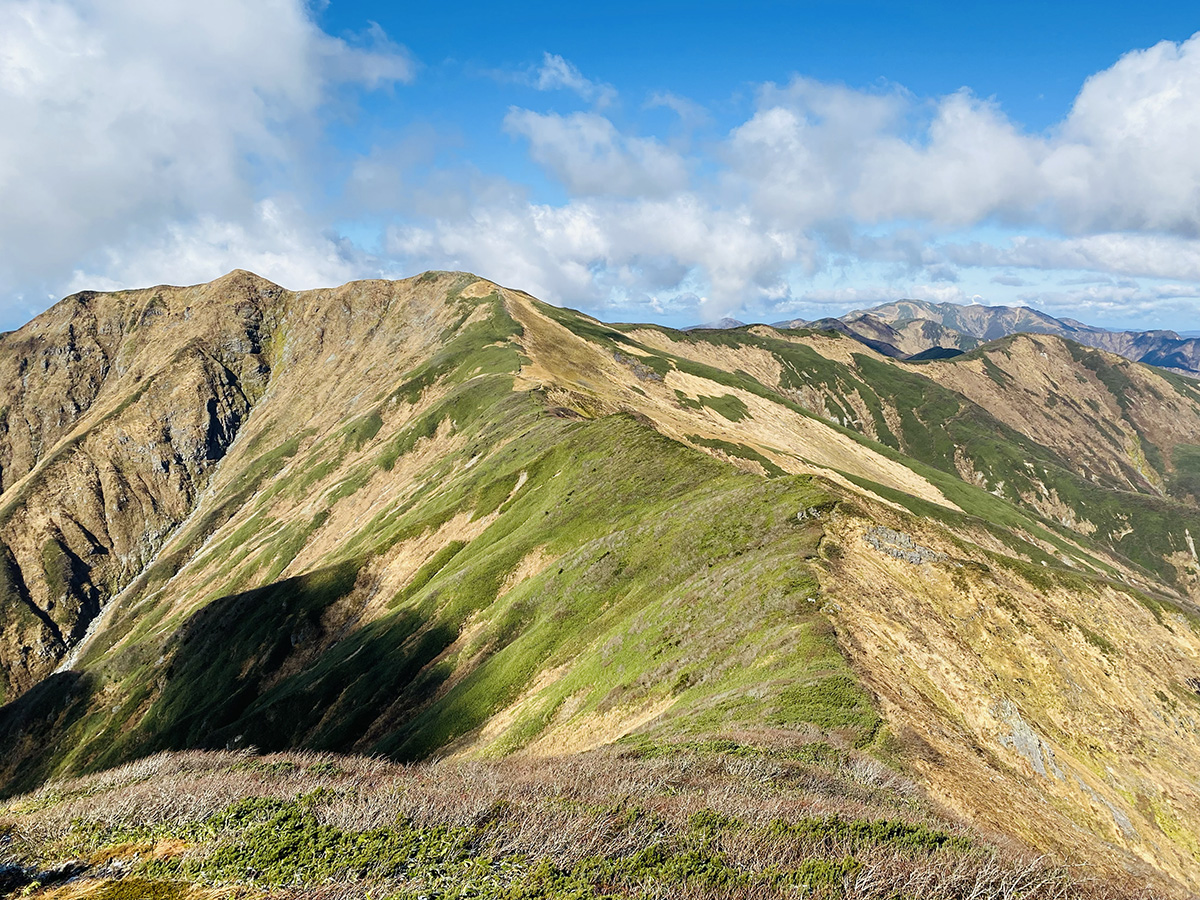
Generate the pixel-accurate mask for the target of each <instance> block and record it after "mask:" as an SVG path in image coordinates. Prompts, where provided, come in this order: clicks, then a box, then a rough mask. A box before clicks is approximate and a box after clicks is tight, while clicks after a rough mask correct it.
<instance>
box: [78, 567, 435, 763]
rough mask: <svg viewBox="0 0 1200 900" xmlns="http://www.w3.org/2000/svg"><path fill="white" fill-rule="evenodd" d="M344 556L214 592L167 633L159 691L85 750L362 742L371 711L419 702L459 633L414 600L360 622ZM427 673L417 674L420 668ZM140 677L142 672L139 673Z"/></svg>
mask: <svg viewBox="0 0 1200 900" xmlns="http://www.w3.org/2000/svg"><path fill="white" fill-rule="evenodd" d="M359 566H360V563H359V562H357V561H348V562H345V563H341V564H339V565H336V566H331V567H328V568H325V569H320V570H317V571H314V572H311V573H309V574H306V575H302V576H298V577H295V578H289V579H286V580H284V581H280V582H278V583H276V584H273V585H269V586H267V587H264V588H259V589H255V590H252V591H247V592H244V593H238V594H232V595H229V596H227V597H222V598H219V599H217V600H215V601H213V602H211V603H209V604H207V605H206V606H204V607H203V608H202V609H200V610H199V611H197V612H196V613H194V614H193V615H192V616H191V617H190V618H189V619H188V620H187V621H186V622H185V623H184V624H183V625H182V626H181V627H180V629H179V630H178V632H177V633H176V636H175V637H173V638H172V639H171V642H170V644H169V645H168V647H167V650H166V653H165V654H164V660H163V662H162V669H161V671H160V672H159V673H158V676H157V683H158V685H159V686H160V689H159V691H158V692H157V696H156V697H155V698H154V700H153V702H152V703H151V704H150V706H149V709H148V710H147V712H146V713H145V715H144V716H142V717H141V719H140V721H139V722H138V723H137V725H136V726H135V727H134V728H132V729H131V730H130V731H129V732H128V733H127V734H125V735H124V736H121V737H119V738H117V739H116V740H114V741H112V743H111V744H110V745H109V746H107V747H103V746H102V747H99V748H98V750H99V752H98V753H94V754H89V759H88V762H87V763H86V767H87V768H90V769H94V768H98V767H107V766H109V765H113V764H115V763H118V762H121V761H123V760H126V759H129V758H132V757H136V756H141V755H144V754H146V753H151V752H154V751H158V750H182V749H189V748H204V749H225V748H228V749H236V748H243V747H245V748H249V747H254V748H257V749H259V750H262V751H272V750H284V749H293V748H311V749H323V750H337V751H349V750H354V749H360V750H361V749H365V748H366V746H367V745H368V744H369V741H368V740H367V738H366V735H367V734H368V733H369V732H370V731H371V730H372V727H373V726H374V725H375V724H376V720H377V719H378V718H379V717H380V716H381V715H383V714H384V713H385V712H386V711H388V710H389V709H390V710H392V717H393V718H394V717H395V716H396V715H397V712H396V707H397V706H399V707H400V708H401V713H400V716H401V718H403V714H402V710H403V709H404V708H406V707H407V708H409V709H415V708H417V707H419V706H421V705H423V702H424V701H425V700H427V699H428V698H429V697H430V696H431V695H432V693H433V692H434V691H435V690H436V689H437V687H438V685H439V684H440V683H441V680H442V678H444V676H441V677H438V676H437V675H436V674H431V673H425V674H423V673H422V670H423V669H425V667H426V666H427V665H428V664H429V663H430V662H432V661H433V660H434V659H436V658H437V656H438V655H439V654H441V652H442V651H443V650H445V648H446V647H448V646H449V645H450V644H451V643H453V641H454V640H455V638H456V637H457V631H456V630H454V629H452V628H449V627H447V626H445V625H433V624H431V623H429V622H427V621H425V620H424V619H423V618H422V617H421V616H420V615H419V614H417V613H416V612H414V611H412V610H405V611H401V612H397V613H393V614H390V615H388V616H385V617H384V618H382V619H378V620H376V621H373V622H369V623H368V624H366V625H361V626H360V625H359V622H358V615H357V613H358V612H359V611H360V610H359V602H357V601H358V600H359V599H360V598H358V597H357V592H355V595H354V596H352V592H353V589H354V585H355V580H356V578H357V575H358V570H359ZM419 676H420V677H419ZM139 680H141V679H139Z"/></svg>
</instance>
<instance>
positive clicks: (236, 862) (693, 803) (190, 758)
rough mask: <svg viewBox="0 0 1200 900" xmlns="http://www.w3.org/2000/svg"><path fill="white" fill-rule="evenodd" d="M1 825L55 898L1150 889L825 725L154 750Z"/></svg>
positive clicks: (1066, 893) (9, 849) (1046, 894)
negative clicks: (471, 749)
mask: <svg viewBox="0 0 1200 900" xmlns="http://www.w3.org/2000/svg"><path fill="white" fill-rule="evenodd" d="M0 835H4V837H3V839H2V840H3V841H4V846H3V849H2V850H0V852H2V853H3V854H4V855H6V856H7V857H9V858H11V859H12V860H14V861H16V862H19V863H20V864H22V865H24V866H26V867H27V869H28V870H34V869H37V870H45V869H47V868H49V867H51V866H53V865H55V864H60V863H62V862H63V861H64V860H68V859H79V860H82V861H83V862H84V863H85V864H87V865H88V866H89V867H90V868H89V870H88V871H87V872H86V873H84V874H85V876H86V878H85V879H83V880H76V881H74V882H72V884H71V885H68V886H59V887H57V888H55V889H53V892H52V891H51V889H45V890H43V891H42V892H41V893H40V894H37V893H34V895H35V896H39V895H40V896H45V897H58V898H62V900H67V898H68V897H84V896H87V897H106V898H111V900H120V898H122V897H125V896H129V897H134V896H140V897H157V898H174V897H183V896H185V895H187V896H201V894H196V893H195V891H196V890H202V891H203V892H205V893H204V894H203V895H207V896H215V894H213V893H212V891H218V892H219V893H220V895H221V896H231V894H230V892H231V891H232V892H233V894H236V895H239V896H242V895H244V896H259V895H262V894H264V893H268V894H270V895H271V896H277V897H295V898H301V897H303V898H328V900H335V898H350V897H365V896H371V897H375V898H379V897H429V898H434V897H438V898H460V897H462V898H465V897H494V898H505V900H522V898H546V900H550V898H562V900H566V898H572V900H582V898H589V897H639V898H659V897H662V898H666V897H673V898H674V897H677V898H697V900H698V898H746V900H751V898H795V897H800V896H806V897H828V898H847V900H857V898H862V900H884V898H904V897H912V898H917V897H920V898H935V900H938V898H945V900H968V898H969V900H985V898H997V900H1000V898H1003V900H1009V898H1017V897H1020V898H1026V900H1043V898H1044V900H1054V898H1068V897H1077V898H1087V900H1108V898H1111V900H1126V898H1132V897H1135V896H1143V897H1150V896H1151V894H1150V893H1148V892H1146V891H1138V890H1136V889H1134V888H1132V887H1131V886H1129V885H1123V884H1116V883H1113V882H1111V881H1105V880H1100V879H1098V878H1096V877H1094V876H1093V875H1092V874H1091V873H1089V872H1088V871H1087V870H1086V869H1082V868H1069V867H1064V866H1060V865H1053V864H1051V863H1050V862H1049V861H1047V860H1045V859H1041V858H1036V857H1032V856H1028V855H1025V854H1022V853H1021V852H1020V850H1019V848H1015V847H1013V846H1011V845H1002V844H1000V843H999V842H998V841H997V840H995V839H992V840H982V839H981V838H980V837H979V836H978V835H973V834H971V833H970V832H969V831H968V830H966V829H965V828H964V827H962V826H961V825H959V824H956V823H953V822H951V821H950V820H948V819H947V818H946V817H945V816H942V815H939V814H938V812H937V811H936V810H935V809H933V808H932V807H931V805H930V804H929V803H928V802H927V801H926V800H925V799H924V798H922V796H921V795H920V792H919V791H918V790H917V789H916V788H915V787H914V786H913V785H912V784H911V783H909V782H908V781H906V780H905V779H903V778H902V777H901V776H898V775H897V774H895V773H894V772H892V771H891V770H889V769H888V768H886V767H885V766H883V765H882V764H881V763H879V762H877V761H876V760H874V759H871V758H870V757H867V756H866V755H863V754H859V753H857V752H855V751H852V750H842V749H836V748H834V747H831V746H830V745H828V744H824V743H814V744H809V745H805V746H802V747H799V748H792V749H790V750H780V749H777V750H765V751H763V750H759V751H753V750H750V749H748V748H747V747H745V746H744V745H741V744H736V743H732V742H710V743H701V744H695V745H691V746H687V747H684V746H678V747H673V748H662V747H658V748H650V747H642V748H641V749H640V751H639V752H632V751H629V750H626V751H624V752H622V751H621V750H609V751H604V752H596V753H590V754H585V755H579V756H572V757H564V758H555V759H536V760H535V759H506V760H501V761H496V762H474V763H447V762H442V763H433V764H427V765H417V766H404V765H399V764H395V763H392V762H387V761H383V760H379V759H370V758H363V757H342V756H332V755H325V754H310V753H287V754H272V755H268V756H254V755H250V754H236V753H215V752H214V753H203V752H185V753H174V754H159V755H157V756H153V757H149V758H146V759H143V760H140V761H137V762H134V763H130V764H128V765H125V766H122V767H120V768H117V769H113V770H111V771H108V772H103V773H99V774H96V775H92V776H88V777H84V778H79V779H75V780H71V781H65V782H58V783H53V784H49V785H47V786H45V787H43V788H42V789H40V790H38V791H36V792H34V793H32V794H29V795H26V796H23V797H20V798H17V799H16V800H14V801H12V802H11V803H10V805H9V806H8V808H7V809H5V810H2V811H0ZM130 890H132V891H133V893H129V892H128V891H130ZM188 890H191V891H192V893H191V894H187V891H188ZM64 891H67V893H63V892H64ZM81 891H82V893H80V892H81Z"/></svg>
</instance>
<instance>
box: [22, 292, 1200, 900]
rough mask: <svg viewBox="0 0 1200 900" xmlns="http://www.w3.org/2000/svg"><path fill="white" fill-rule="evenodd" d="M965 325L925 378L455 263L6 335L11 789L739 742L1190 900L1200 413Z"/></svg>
mask: <svg viewBox="0 0 1200 900" xmlns="http://www.w3.org/2000/svg"><path fill="white" fill-rule="evenodd" d="M899 309H900V307H899V305H897V309H896V310H895V311H894V312H895V314H896V315H897V316H898V315H899ZM907 309H909V310H910V311H916V310H917V307H915V306H910V307H907ZM920 309H921V311H922V312H923V314H928V313H929V309H928V308H927V307H924V306H922V307H921V308H920ZM973 310H974V308H964V309H963V311H962V312H961V314H960V315H961V316H962V317H967V318H963V319H956V320H950V319H949V314H948V313H947V315H946V316H945V317H944V319H943V320H934V319H930V318H925V319H924V320H923V321H925V322H931V323H932V324H933V326H936V327H938V328H950V329H952V330H954V331H956V332H957V333H958V334H968V332H966V331H962V330H959V329H960V328H965V327H966V325H965V324H964V322H967V320H968V318H970V317H978V322H977V324H975V325H972V327H973V328H975V329H976V330H977V331H981V333H980V334H979V335H978V336H975V335H974V332H971V333H970V334H971V335H972V336H973V337H974V339H975V340H977V341H978V342H979V343H978V345H977V346H974V347H973V348H966V347H963V348H962V349H963V350H964V351H965V352H963V353H962V354H960V355H957V356H955V357H953V358H951V359H943V360H932V361H927V362H907V361H903V360H901V359H898V358H896V357H895V356H894V355H891V354H884V353H880V352H877V351H876V350H874V349H872V348H871V346H869V345H867V344H864V343H861V342H859V341H856V340H853V339H851V338H850V337H847V336H844V335H841V334H838V333H830V332H828V331H816V330H803V329H800V330H796V329H791V330H781V329H775V328H770V327H766V326H751V327H742V328H739V329H737V330H734V331H728V330H725V331H721V330H717V331H706V330H697V331H689V332H680V331H674V330H672V329H667V328H661V327H658V326H653V325H631V326H612V325H607V324H604V323H601V322H598V321H596V320H594V319H591V318H589V317H588V316H585V315H582V314H580V313H577V312H573V311H571V310H566V309H559V308H555V307H552V306H549V305H547V304H544V303H541V302H539V301H537V300H536V299H534V298H533V297H531V296H529V295H528V294H525V293H523V292H521V291H517V290H511V289H507V288H503V287H501V286H498V285H496V284H494V283H492V282H490V281H487V280H485V279H481V278H479V277H477V276H474V275H470V274H466V273H451V272H429V273H426V274H424V275H421V276H418V277H416V278H410V279H406V280H403V281H395V282H392V281H361V282H352V283H350V284H347V285H344V286H342V287H339V288H333V289H327V290H317V291H305V292H291V291H286V290H283V289H282V288H280V287H279V286H277V285H274V284H271V283H270V282H268V281H265V280H263V279H260V278H257V277H256V276H253V275H252V274H250V273H246V272H233V273H231V274H230V275H228V276H225V277H224V278H222V279H219V280H218V281H215V282H212V283H211V284H207V285H198V286H192V287H165V286H164V287H156V288H151V289H147V290H139V291H123V292H118V293H106V294H100V293H90V292H89V293H83V294H77V295H74V296H72V297H69V298H67V299H66V300H63V301H62V302H60V303H59V304H58V305H56V306H55V307H54V308H52V309H51V310H50V311H48V312H47V313H45V314H44V315H42V316H40V317H39V318H37V319H36V320H34V321H33V322H31V323H30V324H28V325H27V326H25V327H24V328H22V329H20V330H19V331H17V332H14V333H11V334H7V335H4V336H2V337H0V367H3V375H4V377H3V378H2V379H0V410H2V413H0V488H2V493H0V687H2V690H3V692H4V699H5V700H6V701H7V705H6V706H4V707H3V708H0V748H2V750H0V778H2V779H3V784H4V788H5V790H6V791H7V792H8V793H10V794H11V793H14V792H18V791H22V790H28V789H31V788H33V787H36V786H37V785H38V784H40V783H42V782H43V781H44V780H45V779H47V778H49V777H52V776H59V777H61V776H65V775H69V774H72V773H80V772H91V771H95V770H99V769H103V768H105V767H109V766H113V765H117V764H121V763H124V762H127V761H130V760H134V759H139V758H142V757H145V756H147V755H149V754H153V753H156V752H158V751H181V750H189V749H214V750H244V749H246V748H249V747H254V748H257V749H258V750H259V751H285V750H297V749H305V750H321V751H338V752H355V753H371V754H382V755H385V756H388V757H391V758H393V759H397V760H420V759H428V758H430V757H433V756H438V757H452V758H455V759H469V758H483V757H495V756H506V757H512V756H516V757H520V758H527V759H532V758H541V757H548V756H554V757H563V756H568V757H569V756H571V755H572V754H579V753H585V752H587V751H593V750H596V749H597V748H602V747H610V746H614V745H615V746H616V747H618V748H626V750H627V751H628V752H629V753H634V754H644V755H645V757H646V758H657V757H656V754H669V753H672V752H677V751H678V750H679V748H681V747H707V746H714V745H713V744H712V742H714V741H716V742H725V743H720V744H719V745H720V746H737V747H746V746H751V747H759V748H761V747H773V748H776V750H773V751H772V752H778V753H779V754H791V756H787V757H786V758H787V759H801V758H805V759H807V758H809V757H811V758H812V759H818V758H820V759H825V758H827V757H826V756H822V755H821V754H834V755H833V756H830V757H828V758H830V759H838V760H844V761H847V762H846V765H847V766H848V765H850V763H849V762H848V761H850V760H859V762H858V763H855V765H859V764H862V765H866V763H865V762H862V760H864V759H866V758H867V757H868V756H872V757H873V758H874V759H875V760H876V761H875V762H873V763H872V764H871V765H873V766H875V767H876V768H872V769H870V771H872V772H876V771H877V770H878V768H879V767H880V763H879V762H878V761H879V760H883V761H886V763H887V765H890V766H893V767H895V768H897V769H900V770H902V771H904V772H906V773H907V774H908V775H909V776H910V777H911V778H912V779H914V780H915V783H916V784H917V785H919V786H920V787H919V788H913V790H914V791H917V790H920V791H924V792H925V793H926V794H927V796H928V798H929V802H931V803H934V804H937V805H938V808H941V809H945V810H948V811H950V812H951V813H953V814H954V815H956V816H959V817H961V818H962V820H963V821H965V822H967V823H969V824H970V825H971V827H972V828H974V829H976V831H977V833H978V834H991V835H995V834H999V835H1007V836H1008V837H1009V838H1011V839H1013V840H1016V841H1020V842H1022V843H1023V844H1024V845H1026V846H1029V847H1032V848H1035V849H1036V850H1039V851H1045V852H1050V853H1056V854H1060V855H1063V856H1070V857H1072V858H1074V859H1085V860H1087V861H1088V862H1089V863H1091V864H1092V865H1094V866H1097V867H1099V868H1100V869H1102V870H1103V871H1107V872H1109V873H1119V872H1126V871H1128V872H1135V873H1137V874H1138V877H1140V878H1144V879H1146V880H1148V881H1150V882H1153V883H1154V884H1156V885H1159V886H1162V887H1163V888H1164V889H1165V890H1168V891H1193V892H1194V891H1195V890H1197V889H1200V862H1198V858H1197V856H1196V846H1195V841H1194V838H1193V835H1195V834H1196V833H1198V832H1200V798H1198V797H1197V795H1196V792H1195V790H1194V787H1195V785H1194V772H1195V768H1196V765H1197V764H1198V763H1200V728H1198V727H1197V725H1196V722H1197V721H1198V720H1200V667H1198V665H1200V664H1198V663H1197V660H1198V659H1200V611H1198V610H1197V606H1196V604H1197V602H1200V559H1198V558H1197V553H1196V545H1195V544H1196V539H1197V538H1198V537H1200V384H1197V383H1196V382H1194V381H1191V380H1189V379H1186V378H1182V377H1179V376H1178V375H1175V374H1173V373H1171V372H1169V371H1164V370H1162V369H1155V368H1151V367H1149V366H1145V365H1139V364H1136V363H1133V362H1130V361H1128V360H1126V359H1123V358H1121V357H1119V356H1115V355H1112V354H1109V353H1106V352H1103V351H1100V350H1095V349H1090V348H1087V347H1085V346H1082V345H1081V344H1080V343H1078V342H1077V341H1076V340H1073V339H1066V338H1064V337H1062V336H1060V335H1058V334H1054V333H1038V334H1025V333H1023V334H1016V335H1007V336H1004V337H1003V338H1001V339H999V340H989V339H988V338H987V335H990V334H991V333H992V332H991V330H990V329H992V327H993V325H991V324H985V322H984V320H985V319H987V317H988V316H991V315H992V314H991V313H989V312H987V311H986V309H980V310H974V311H973ZM872 315H873V316H875V318H876V319H877V320H878V321H879V322H884V323H886V318H885V317H884V316H883V315H882V314H880V313H879V311H876V312H873V313H872ZM1031 315H1032V314H1031ZM988 321H991V320H990V319H988ZM1005 321H1007V320H1005ZM970 322H976V319H975V318H970ZM1009 324H1011V325H1013V326H1014V327H1015V325H1016V324H1017V323H1016V322H1010V323H1009ZM889 327H895V326H894V325H891V326H889ZM921 327H922V328H924V327H925V326H924V325H922V326H921ZM1004 327H1008V326H1007V325H1006V326H1004ZM1002 330H1003V329H1002ZM730 742H732V743H730ZM780 748H782V749H780ZM747 752H749V751H747ZM755 752H760V751H755ZM764 752H765V751H764ZM805 754H807V756H805ZM838 754H841V755H838ZM855 754H858V755H855ZM756 758H761V756H760V757H756ZM780 758H783V757H780ZM731 765H732V763H731ZM739 765H741V764H739ZM764 765H765V763H764ZM839 765H840V763H839ZM868 768H869V767H868ZM743 769H744V770H745V771H746V772H747V773H751V771H752V770H751V769H750V768H746V767H745V766H743V768H740V769H739V768H736V767H735V768H734V769H730V770H729V771H731V772H732V771H738V772H741V771H743ZM722 771H724V770H722ZM754 771H757V770H754ZM764 771H765V770H764ZM864 771H866V770H865V769H864ZM722 777H724V776H722ZM739 777H740V776H739ZM746 777H747V778H749V777H752V774H751V775H746ZM753 777H758V776H753ZM764 777H765V776H764ZM772 777H774V776H772ZM871 777H872V778H873V779H875V781H874V782H872V783H874V784H875V785H876V786H875V787H874V788H870V790H872V791H874V790H876V789H878V790H880V791H882V790H883V787H880V785H885V784H892V782H889V781H887V779H886V778H884V777H883V776H882V775H879V776H876V775H872V776H871ZM889 777H890V776H889ZM897 777H898V776H897ZM756 783H757V782H756ZM864 783H865V782H864ZM897 783H898V782H897ZM864 790H866V789H865V788H864ZM871 796H874V795H873V794H869V795H868V794H864V799H863V800H862V803H864V804H865V803H867V802H868V800H869V799H870V797H871ZM856 802H857V801H856ZM897 802H900V801H897ZM904 802H908V801H904ZM913 802H916V801H913ZM35 806H36V805H35ZM35 806H30V807H28V808H30V809H33V808H35ZM24 808H25V807H22V809H24ZM496 814H497V815H499V813H496ZM697 815H699V813H697ZM697 821H699V820H697ZM697 827H699V826H697Z"/></svg>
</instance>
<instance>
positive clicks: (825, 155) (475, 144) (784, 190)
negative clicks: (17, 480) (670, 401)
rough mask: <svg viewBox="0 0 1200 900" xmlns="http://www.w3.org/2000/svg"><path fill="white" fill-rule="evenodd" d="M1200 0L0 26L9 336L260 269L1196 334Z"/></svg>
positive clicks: (232, 5)
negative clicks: (113, 296) (963, 307)
mask: <svg viewBox="0 0 1200 900" xmlns="http://www.w3.org/2000/svg"><path fill="white" fill-rule="evenodd" d="M1197 29H1200V12H1198V11H1197V10H1196V8H1195V6H1194V4H1182V3H1178V4H1173V3H1157V4H1154V3H1152V4H1142V5H1140V6H1134V5H1130V4H1116V3H1086V4H1085V3H1053V4H1046V3H1038V4H1034V3H1025V2H1014V3H1006V4H970V3H955V4H951V3H907V4H906V3H888V2H848V3H835V2H810V3H786V4H785V3H773V2H750V3H742V4H738V5H737V7H736V9H734V8H733V7H732V5H730V4H717V3H703V2H701V3H697V2H689V3H683V2H642V3H637V4H633V3H608V4H599V5H591V6H588V5H582V4H562V3H526V4H519V5H508V6H505V5H500V4H452V3H445V4H428V3H426V4H388V3H376V2H354V3H352V2H338V0H331V2H328V3H324V4H319V5H313V4H306V3H304V2H302V0H259V2H256V3H253V4H248V3H243V2H234V0H213V2H211V3H206V4H194V3H189V4H184V3H178V2H151V0H0V119H2V120H3V121H5V122H6V123H7V125H8V127H7V128H6V129H5V132H6V134H5V135H3V136H0V328H13V327H16V326H18V325H20V324H21V323H23V322H24V321H26V320H27V319H28V318H30V317H31V316H33V315H36V314H37V313H38V312H40V311H41V310H42V309H44V308H46V307H47V306H48V305H50V303H52V302H53V301H54V300H56V299H58V298H59V297H61V296H63V295H64V294H66V293H69V292H70V291H73V290H79V289H84V288H98V289H114V288H120V287H135V286H143V285H149V284H155V283H163V282H167V283H191V282H197V281H204V280H209V279H211V278H214V277H216V276H218V275H220V274H222V273H223V272H225V271H228V270H229V269H231V268H235V267H241V268H248V269H252V270H254V271H257V272H259V273H260V274H262V275H265V276H267V277H269V278H272V279H273V280H276V281H278V282H279V283H281V284H283V285H285V286H287V287H292V288H307V287H315V286H323V285H331V284H336V283H340V282H342V281H346V280H349V279H352V278H365V277H380V276H383V277H401V276H405V275H410V274H415V273H417V272H419V271H422V270H423V269H426V268H463V269H469V270H471V271H475V272H477V273H479V274H481V275H484V276H486V277H489V278H492V279H494V280H497V281H500V282H502V283H504V284H508V285H511V286H514V287H519V288H523V289H525V290H528V291H530V292H531V293H534V294H536V295H538V296H540V297H542V298H544V299H546V300H549V301H551V302H555V303H560V304H566V305H570V306H575V307H579V308H583V309H586V310H588V311H589V312H592V313H594V314H596V315H598V316H600V317H602V318H607V319H620V320H655V321H660V322H665V323H668V324H689V323H693V322H697V321H704V320H711V319H715V318H717V317H719V316H721V315H733V316H736V317H738V318H742V319H747V320H754V321H777V320H780V319H790V318H797V317H800V318H816V317H819V316H823V315H836V314H840V313H843V312H845V311H847V310H849V309H853V308H864V307H867V306H870V305H873V304H875V303H878V302H883V301H887V300H892V299H896V298H899V297H919V298H924V299H933V300H950V301H954V302H968V303H969V302H985V303H993V304H996V303H1007V304H1028V305H1032V306H1036V307H1039V308H1042V309H1045V310H1047V311H1048V312H1051V313H1052V314H1055V315H1063V316H1070V317H1074V318H1077V319H1080V320H1083V321H1086V322H1090V323H1095V324H1101V325H1108V326H1111V327H1127V328H1150V327H1167V328H1175V329H1177V330H1195V329H1197V328H1200V239H1198V236H1200V152H1197V150H1196V148H1200V101H1198V100H1197V98H1200V37H1193V35H1195V34H1196V32H1197Z"/></svg>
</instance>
